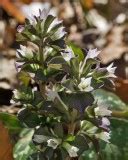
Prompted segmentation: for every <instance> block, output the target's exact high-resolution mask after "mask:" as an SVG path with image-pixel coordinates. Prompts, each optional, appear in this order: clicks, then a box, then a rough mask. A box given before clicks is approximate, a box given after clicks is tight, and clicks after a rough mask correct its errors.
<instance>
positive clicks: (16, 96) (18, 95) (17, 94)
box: [13, 89, 20, 99]
mask: <svg viewBox="0 0 128 160" xmlns="http://www.w3.org/2000/svg"><path fill="white" fill-rule="evenodd" d="M13 94H14V97H15V98H16V99H18V98H19V97H20V92H19V91H18V90H16V89H14V90H13Z"/></svg>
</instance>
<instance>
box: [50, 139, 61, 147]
mask: <svg viewBox="0 0 128 160" xmlns="http://www.w3.org/2000/svg"><path fill="white" fill-rule="evenodd" d="M47 143H48V146H49V147H52V148H53V149H56V148H57V146H58V145H59V144H60V143H61V140H60V139H55V138H53V139H49V140H48V141H47Z"/></svg>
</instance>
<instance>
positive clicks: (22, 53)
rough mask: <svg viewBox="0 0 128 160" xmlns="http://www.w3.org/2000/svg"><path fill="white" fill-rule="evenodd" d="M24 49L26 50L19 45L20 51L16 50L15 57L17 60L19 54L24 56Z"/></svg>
mask: <svg viewBox="0 0 128 160" xmlns="http://www.w3.org/2000/svg"><path fill="white" fill-rule="evenodd" d="M26 49H27V47H26V46H23V45H20V49H17V52H16V57H17V58H19V53H20V54H21V55H22V56H25V52H26Z"/></svg>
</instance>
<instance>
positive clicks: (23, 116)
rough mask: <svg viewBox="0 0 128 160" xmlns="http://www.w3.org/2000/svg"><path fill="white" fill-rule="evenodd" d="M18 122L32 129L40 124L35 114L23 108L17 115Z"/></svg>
mask: <svg viewBox="0 0 128 160" xmlns="http://www.w3.org/2000/svg"><path fill="white" fill-rule="evenodd" d="M18 118H19V120H20V121H21V122H22V123H23V124H24V125H25V126H27V127H29V128H34V127H36V126H38V125H39V124H40V119H39V117H38V115H37V114H36V113H35V112H31V111H30V110H29V109H27V108H23V109H22V110H21V111H20V112H19V113H18Z"/></svg>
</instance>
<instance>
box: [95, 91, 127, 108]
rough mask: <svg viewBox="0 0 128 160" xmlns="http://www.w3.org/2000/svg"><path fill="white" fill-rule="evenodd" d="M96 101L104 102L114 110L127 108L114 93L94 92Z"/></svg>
mask: <svg viewBox="0 0 128 160" xmlns="http://www.w3.org/2000/svg"><path fill="white" fill-rule="evenodd" d="M93 95H94V97H95V99H99V100H100V101H103V103H105V104H106V105H108V106H109V107H110V108H111V109H114V110H125V109H127V106H126V104H125V103H124V102H122V101H121V99H120V98H119V97H118V96H116V95H115V94H114V93H112V92H109V91H105V90H103V89H97V90H95V91H94V92H93Z"/></svg>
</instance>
